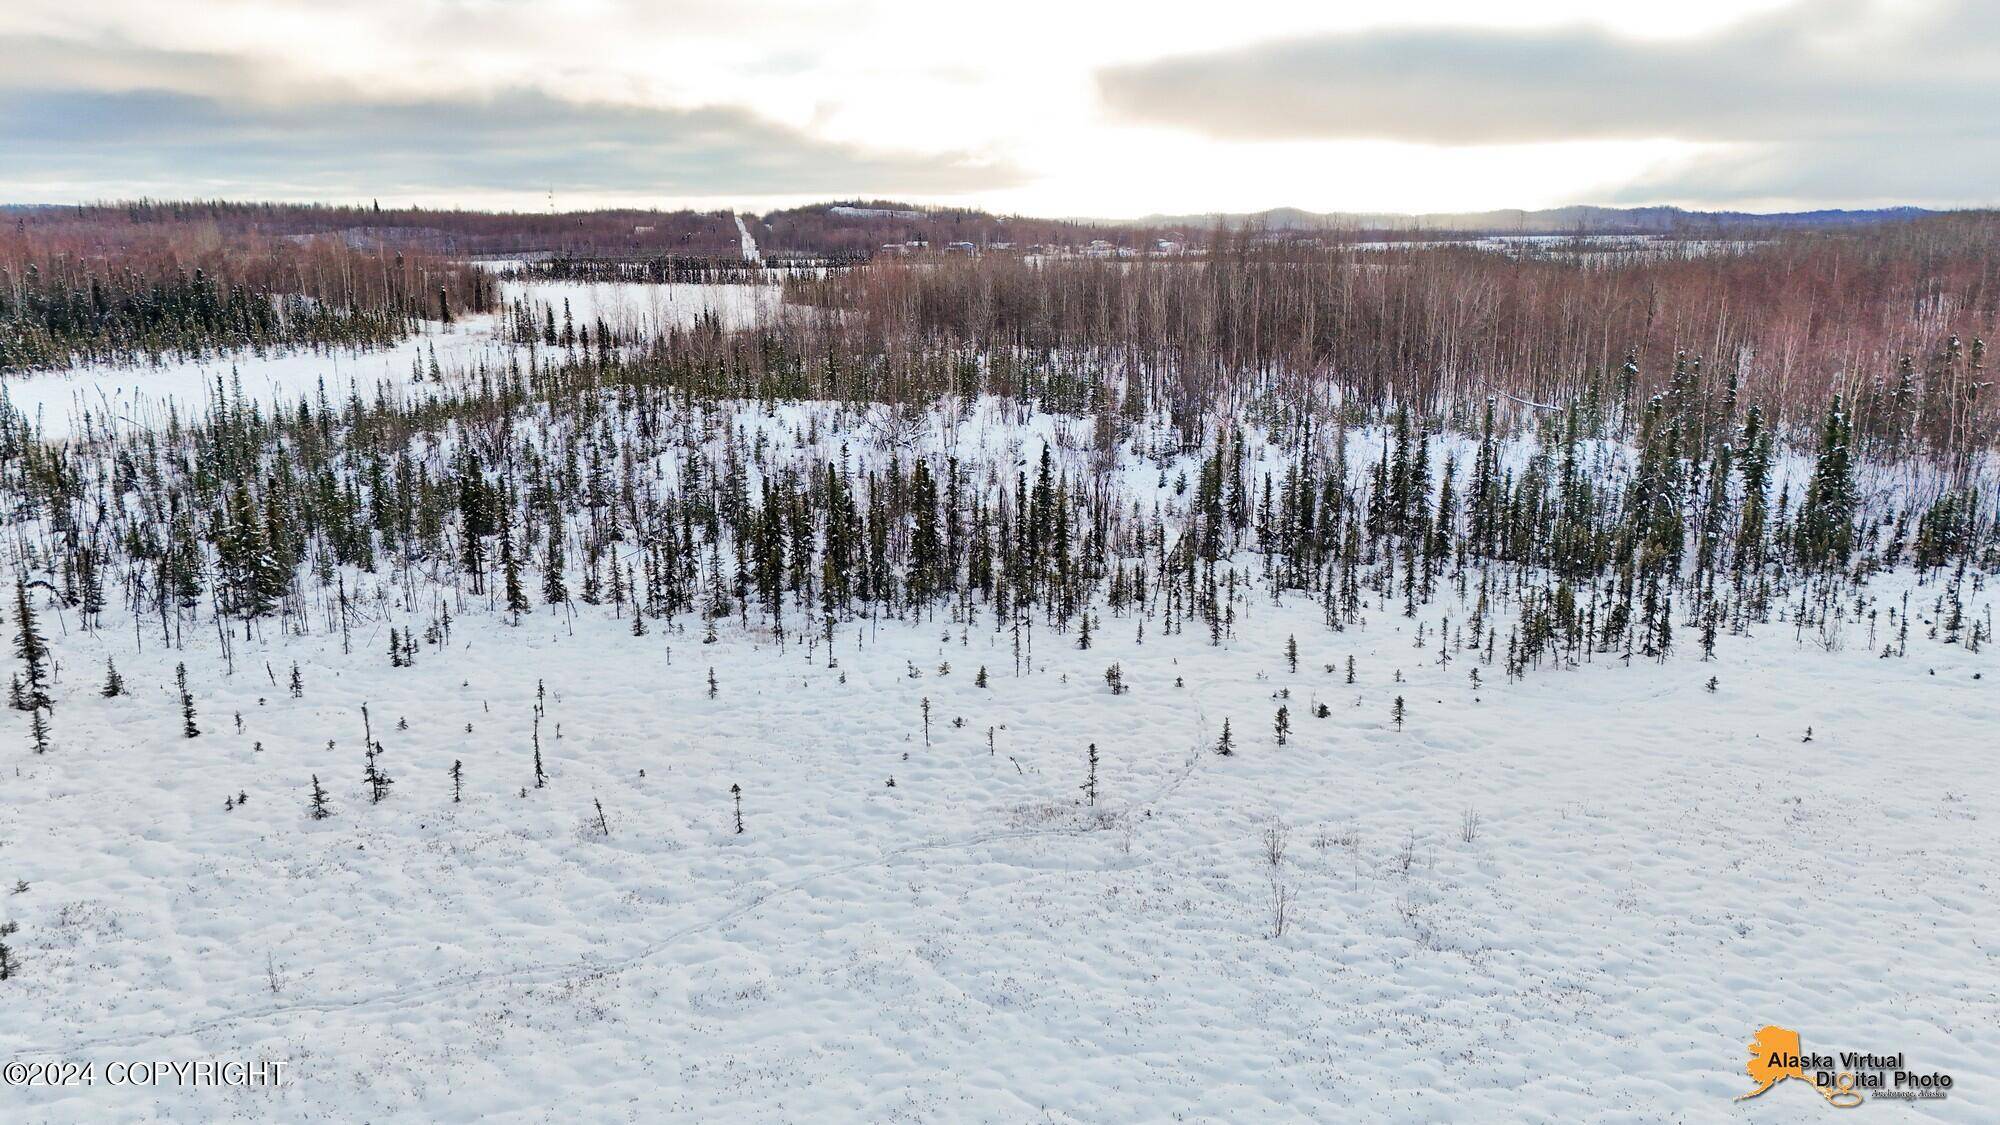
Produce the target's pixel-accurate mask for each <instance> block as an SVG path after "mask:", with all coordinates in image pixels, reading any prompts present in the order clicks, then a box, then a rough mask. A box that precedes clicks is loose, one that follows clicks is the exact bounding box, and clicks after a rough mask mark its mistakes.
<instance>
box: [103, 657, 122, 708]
mask: <svg viewBox="0 0 2000 1125" xmlns="http://www.w3.org/2000/svg"><path fill="white" fill-rule="evenodd" d="M101 694H102V695H103V696H104V698H106V699H116V698H118V697H119V696H121V695H124V694H125V677H124V676H122V675H120V674H119V672H118V665H117V664H115V663H113V662H112V660H111V658H110V657H108V656H107V657H105V658H104V688H103V690H102V692H101Z"/></svg>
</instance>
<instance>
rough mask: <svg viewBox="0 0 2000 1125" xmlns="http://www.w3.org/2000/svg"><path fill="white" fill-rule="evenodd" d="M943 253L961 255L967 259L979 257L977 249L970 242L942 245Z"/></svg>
mask: <svg viewBox="0 0 2000 1125" xmlns="http://www.w3.org/2000/svg"><path fill="white" fill-rule="evenodd" d="M944 252H945V253H947V254H963V255H965V256H966V257H968V258H976V257H978V256H979V247H977V246H974V245H973V244H972V243H970V242H947V243H945V244H944Z"/></svg>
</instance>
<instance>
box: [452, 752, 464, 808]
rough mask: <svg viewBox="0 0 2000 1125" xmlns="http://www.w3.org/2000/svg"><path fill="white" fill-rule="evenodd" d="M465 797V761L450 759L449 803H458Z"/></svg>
mask: <svg viewBox="0 0 2000 1125" xmlns="http://www.w3.org/2000/svg"><path fill="white" fill-rule="evenodd" d="M464 798H465V763H464V762H462V761H460V760H459V759H457V758H453V759H452V760H451V803H452V804H454V805H455V804H458V803H459V802H460V801H461V800H463V799H464Z"/></svg>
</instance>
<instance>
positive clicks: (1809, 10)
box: [1097, 0, 2000, 145]
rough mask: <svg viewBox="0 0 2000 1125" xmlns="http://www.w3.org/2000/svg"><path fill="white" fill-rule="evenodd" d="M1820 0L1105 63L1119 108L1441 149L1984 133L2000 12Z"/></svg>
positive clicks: (1227, 130) (1226, 125) (1275, 132)
mask: <svg viewBox="0 0 2000 1125" xmlns="http://www.w3.org/2000/svg"><path fill="white" fill-rule="evenodd" d="M1996 7H2000V6H1996V5H1993V4H1991V3H1988V2H1986V0H1948V2H1938V3H1931V4H1928V5H1925V4H1913V3H1910V2H1909V0H1901V2H1897V3H1894V4H1893V5H1892V4H1891V3H1890V2H1889V0H1873V2H1871V0H1819V2H1812V3H1804V4H1799V5H1797V6H1795V7H1791V8H1786V9H1783V10H1781V11H1779V12H1776V13H1773V14H1770V15H1766V16H1762V17H1759V18H1755V19H1750V20H1745V21H1743V22H1740V23H1737V24H1734V25H1731V26H1729V27H1726V28H1723V29H1721V30H1719V31H1716V32H1712V33H1709V34H1705V35H1701V36H1696V37H1691V38H1680V39H1639V38H1632V37H1624V36H1619V35H1614V34H1611V33H1609V32H1605V31H1602V30H1598V29H1594V28H1589V27H1574V26H1572V27H1552V28H1543V29H1533V30H1498V29H1469V28H1441V29H1421V30H1412V29H1390V30H1374V31H1365V32H1358V33H1353V34H1341V35H1323V36H1313V37H1308V38H1300V39H1290V40H1279V41H1274V42H1269V43H1264V44H1261V45H1255V46H1251V47H1247V48H1241V49H1234V50H1227V51H1217V52H1209V53H1203V54H1195V55H1188V56H1183V57H1178V58H1167V59H1161V60H1157V61H1152V62H1143V63H1138V64H1134V65H1129V66H1121V67H1113V68H1108V69H1105V70H1102V71H1100V72H1099V73H1098V76H1097V80H1098V90H1099V93H1100V95H1101V97H1102V99H1103V101H1104V102H1105V104H1106V105H1107V106H1108V107H1109V108H1110V109H1111V111H1112V112H1113V113H1114V114H1115V115H1117V116H1119V117H1121V118H1123V119H1125V120H1127V121H1133V122H1143V123H1147V124H1154V125H1168V126H1174V127H1178V128H1182V129H1185V130H1190V131H1193V132H1197V133H1201V134H1205V135H1208V136H1212V137H1217V138H1223V139H1230V140H1300V139H1315V140H1323V139H1355V138H1367V139H1388V140H1397V141H1408V142H1418V143H1429V144H1441V145H1484V144H1518V143H1527V142H1541V141H1573V140H1605V139H1655V138H1665V139H1674V140H1681V141H1696V142H1759V143H1772V144H1776V143H1792V144H1796V143H1801V142H1813V141H1855V140H1859V139H1865V138H1882V139H1887V138H1901V139H1905V140H1909V139H1914V138H1931V139H1951V138H1992V137H2000V124H1996V115H1995V114H1993V112H1992V109H1993V107H1994V106H1995V105H2000V11H1996V10H1995V9H1996Z"/></svg>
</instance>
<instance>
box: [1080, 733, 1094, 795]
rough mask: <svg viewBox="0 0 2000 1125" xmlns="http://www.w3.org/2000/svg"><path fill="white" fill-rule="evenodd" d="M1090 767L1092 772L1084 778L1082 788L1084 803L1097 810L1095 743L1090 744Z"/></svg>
mask: <svg viewBox="0 0 2000 1125" xmlns="http://www.w3.org/2000/svg"><path fill="white" fill-rule="evenodd" d="M1089 766H1090V772H1089V773H1088V774H1086V775H1085V776H1084V779H1083V785H1082V786H1081V788H1082V789H1083V798H1084V803H1085V804H1088V805H1090V806H1091V807H1093V808H1095V807H1096V805H1097V743H1095V742H1093V743H1091V744H1090V758H1089Z"/></svg>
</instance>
